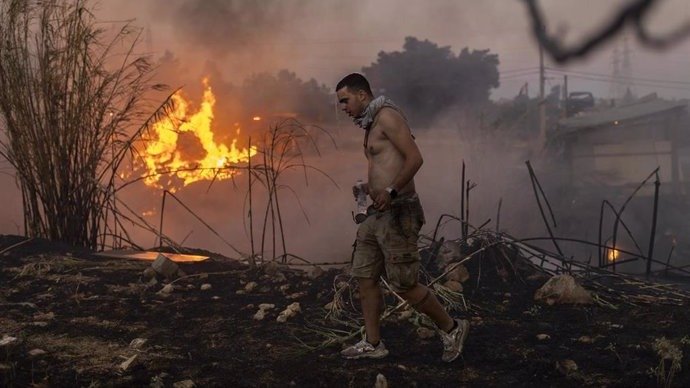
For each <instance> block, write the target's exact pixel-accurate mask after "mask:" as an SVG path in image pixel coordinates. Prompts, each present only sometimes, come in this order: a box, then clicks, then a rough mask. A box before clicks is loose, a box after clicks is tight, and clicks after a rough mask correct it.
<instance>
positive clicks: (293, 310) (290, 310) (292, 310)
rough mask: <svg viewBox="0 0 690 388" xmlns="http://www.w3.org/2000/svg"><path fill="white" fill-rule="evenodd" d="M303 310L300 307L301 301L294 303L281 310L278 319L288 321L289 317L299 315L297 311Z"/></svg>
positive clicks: (281, 321) (282, 321)
mask: <svg viewBox="0 0 690 388" xmlns="http://www.w3.org/2000/svg"><path fill="white" fill-rule="evenodd" d="M301 310H302V309H301V308H300V305H299V303H297V302H295V303H292V304H290V305H289V306H288V307H287V308H286V309H285V310H283V311H281V312H280V314H278V318H276V321H278V322H280V323H284V322H287V320H288V319H290V318H292V317H294V316H295V315H297V313H299V312H300V311H301Z"/></svg>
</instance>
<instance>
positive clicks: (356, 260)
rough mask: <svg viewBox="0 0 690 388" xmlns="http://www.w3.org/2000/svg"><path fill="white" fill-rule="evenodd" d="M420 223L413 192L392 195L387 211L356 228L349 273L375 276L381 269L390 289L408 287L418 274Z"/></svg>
mask: <svg viewBox="0 0 690 388" xmlns="http://www.w3.org/2000/svg"><path fill="white" fill-rule="evenodd" d="M424 222H425V220H424V210H423V209H422V205H421V203H420V202H419V198H418V197H417V194H412V195H407V196H401V197H399V198H396V199H395V201H393V204H392V205H391V208H390V209H389V210H386V211H384V212H380V213H375V214H372V215H370V216H369V217H367V219H366V220H365V221H364V222H362V223H361V224H359V229H357V240H356V241H355V250H354V252H353V255H352V270H351V275H352V276H354V277H359V278H368V279H378V278H379V276H381V275H383V274H384V271H385V274H386V277H387V279H388V282H389V284H390V285H391V288H393V290H394V291H396V292H406V291H409V290H410V289H412V287H414V286H415V285H416V284H417V276H418V274H419V251H418V250H417V239H418V237H419V230H420V229H421V228H422V225H423V224H424Z"/></svg>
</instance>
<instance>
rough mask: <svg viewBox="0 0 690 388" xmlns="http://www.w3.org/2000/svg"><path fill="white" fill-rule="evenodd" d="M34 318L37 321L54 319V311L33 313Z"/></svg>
mask: <svg viewBox="0 0 690 388" xmlns="http://www.w3.org/2000/svg"><path fill="white" fill-rule="evenodd" d="M34 319H35V320H37V321H52V320H53V319H55V313H53V312H52V311H51V312H48V313H44V314H43V313H36V314H34Z"/></svg>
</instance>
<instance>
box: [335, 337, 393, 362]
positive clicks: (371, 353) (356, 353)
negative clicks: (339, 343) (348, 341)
mask: <svg viewBox="0 0 690 388" xmlns="http://www.w3.org/2000/svg"><path fill="white" fill-rule="evenodd" d="M340 355H341V356H343V358H347V359H349V360H356V359H358V358H384V357H386V356H387V355H388V350H387V349H386V346H385V345H384V344H383V341H379V344H378V346H376V347H374V345H372V344H370V343H369V342H367V340H366V339H363V340H361V341H359V342H357V343H356V344H354V345H352V346H349V347H347V348H345V349H343V351H341V352H340Z"/></svg>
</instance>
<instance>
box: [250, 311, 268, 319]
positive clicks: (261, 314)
mask: <svg viewBox="0 0 690 388" xmlns="http://www.w3.org/2000/svg"><path fill="white" fill-rule="evenodd" d="M252 318H253V319H254V320H255V321H263V320H264V318H266V311H264V310H259V311H257V312H256V314H254V316H253V317H252Z"/></svg>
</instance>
